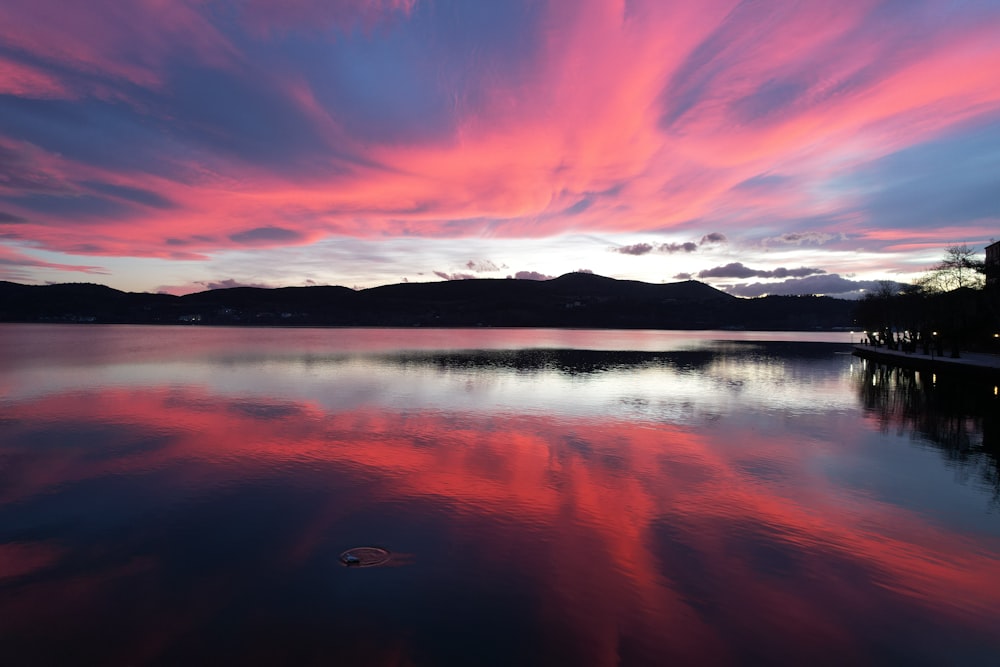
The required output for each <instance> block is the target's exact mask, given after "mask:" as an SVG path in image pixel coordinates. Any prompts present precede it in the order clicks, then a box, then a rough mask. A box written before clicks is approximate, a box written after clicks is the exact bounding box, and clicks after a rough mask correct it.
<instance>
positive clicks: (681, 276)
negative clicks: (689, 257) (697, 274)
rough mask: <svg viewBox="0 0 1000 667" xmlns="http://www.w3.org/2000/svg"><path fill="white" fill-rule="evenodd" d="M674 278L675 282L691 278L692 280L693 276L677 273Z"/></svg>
mask: <svg viewBox="0 0 1000 667" xmlns="http://www.w3.org/2000/svg"><path fill="white" fill-rule="evenodd" d="M674 278H675V279H676V280H691V279H692V278H694V275H693V274H690V273H678V274H676V275H674Z"/></svg>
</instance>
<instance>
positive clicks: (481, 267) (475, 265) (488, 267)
mask: <svg viewBox="0 0 1000 667" xmlns="http://www.w3.org/2000/svg"><path fill="white" fill-rule="evenodd" d="M465 268H467V269H469V270H470V271H475V272H476V273H491V272H493V271H499V270H500V269H501V267H499V266H497V265H496V264H494V263H493V262H491V261H490V260H488V259H487V260H483V261H478V262H477V261H475V260H472V259H470V260H469V261H468V262H466V263H465Z"/></svg>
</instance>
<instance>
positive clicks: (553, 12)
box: [0, 0, 1000, 277]
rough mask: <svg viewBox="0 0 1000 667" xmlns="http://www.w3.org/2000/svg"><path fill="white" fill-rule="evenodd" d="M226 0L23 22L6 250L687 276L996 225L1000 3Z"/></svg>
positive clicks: (8, 77)
mask: <svg viewBox="0 0 1000 667" xmlns="http://www.w3.org/2000/svg"><path fill="white" fill-rule="evenodd" d="M223 4H225V3H223ZM223 4H220V3H216V2H187V1H178V2H172V3H144V2H118V1H117V0H93V1H92V2H88V3H66V2H63V1H61V0H7V2H4V3H2V5H0V42H2V43H3V45H4V48H3V49H2V50H0V118H2V119H3V120H2V122H0V158H2V159H0V211H2V212H3V215H2V217H0V233H3V232H4V231H5V230H9V229H10V228H11V227H13V226H14V225H17V230H18V231H17V233H18V234H19V238H20V239H21V240H22V241H23V242H25V243H30V244H32V247H37V248H41V249H44V250H48V251H54V252H61V253H66V254H90V255H103V256H107V257H143V258H161V259H164V260H172V261H173V260H183V261H187V260H194V259H200V260H209V259H212V258H217V257H219V256H220V255H221V254H224V253H227V252H242V251H245V250H247V249H248V248H254V249H267V248H279V247H288V246H310V245H313V244H317V243H319V242H321V241H324V240H328V239H358V238H364V239H373V240H376V239H377V240H384V239H396V238H411V239H412V238H422V239H456V243H458V242H459V241H458V239H473V238H484V237H485V238H491V239H504V238H519V239H540V238H548V237H554V236H558V235H563V234H568V233H593V234H602V235H606V236H608V237H609V238H610V237H611V236H616V238H625V237H627V238H628V239H629V240H628V241H627V242H624V243H621V244H620V245H619V246H618V247H616V248H615V251H614V252H615V254H619V255H626V256H632V257H636V256H644V255H654V254H666V255H674V256H675V257H674V258H673V259H672V260H671V261H674V260H676V261H678V262H682V261H683V256H684V255H686V254H695V253H697V255H698V256H701V254H702V251H703V250H704V251H706V252H707V251H709V250H712V249H713V248H717V247H721V246H723V245H729V246H737V245H740V246H741V247H744V248H750V247H756V248H757V249H758V250H759V249H760V248H761V247H768V246H771V247H773V246H775V245H784V246H790V247H798V248H805V247H814V248H829V247H831V246H836V247H838V248H841V247H843V248H847V247H848V246H851V247H853V249H863V250H865V251H868V252H883V253H886V254H887V256H888V255H889V254H895V255H896V256H898V257H903V256H904V255H905V254H906V253H909V252H910V251H909V250H907V249H906V244H907V242H908V241H913V240H916V241H917V242H919V241H923V240H928V239H932V238H937V236H936V235H939V236H940V237H941V238H945V237H950V238H957V237H960V238H963V239H968V240H975V241H978V240H983V239H987V238H989V236H990V234H991V233H993V234H995V232H994V231H993V230H995V229H996V226H997V224H998V221H1000V195H998V194H997V193H998V192H1000V190H998V189H997V188H996V187H995V185H996V183H995V178H994V177H993V176H992V175H993V174H995V173H997V169H998V168H1000V81H998V79H997V77H996V72H997V71H1000V41H998V40H997V39H996V35H997V34H998V32H1000V7H998V6H997V5H996V4H995V3H988V2H980V3H954V2H950V1H947V0H919V1H917V0H915V1H914V2H908V3H877V2H869V1H867V0H865V1H862V2H852V3H843V2H834V1H833V0H816V1H815V2H809V3H793V2H773V3H740V2H734V1H733V0H705V1H704V2H699V3H688V4H684V3H662V2H653V1H651V0H635V1H633V2H628V3H621V2H618V1H612V0H586V1H585V2H576V1H574V2H570V1H569V0H554V1H553V2H549V3H533V2H502V3H440V2H420V1H418V0H334V1H332V2H321V1H319V0H290V1H289V2H282V3H275V2H270V1H268V0H248V1H247V2H241V3H236V4H233V5H232V6H230V5H225V9H224V8H223ZM695 229H700V230H704V229H712V230H717V231H713V232H710V233H703V232H700V231H699V232H694V231H693V230H695ZM887 230H888V231H890V232H891V231H893V230H896V231H899V232H900V234H899V235H898V236H894V237H891V238H890V237H889V236H886V235H885V233H886V231H887ZM959 231H961V234H960V235H959ZM647 235H649V236H647ZM654 235H662V236H661V237H660V238H659V239H657V240H656V241H654V240H652V238H653V236H654ZM664 238H666V239H667V240H663V239H664ZM637 239H638V242H636V240H637ZM644 239H645V240H644ZM847 239H849V241H848V240H847ZM765 240H768V241H767V242H766V243H765ZM606 247H607V246H605V248H606ZM605 255H606V257H605V258H604V260H600V259H595V260H594V261H595V262H596V261H604V262H607V263H608V266H617V265H616V264H614V262H615V260H616V258H615V257H614V256H613V255H608V254H607V253H606V252H605ZM617 259H618V260H622V261H624V258H620V257H619V258H617ZM359 261H360V260H359ZM746 261H752V262H754V263H756V262H757V261H758V260H757V259H756V258H754V259H752V260H750V259H748V260H746ZM580 262H581V263H582V262H587V263H588V264H590V263H591V259H590V258H589V257H587V258H583V259H581V260H580ZM71 263H72V262H67V264H71ZM632 264H633V265H638V264H651V263H650V262H638V261H637V262H633V263H632ZM891 264H892V265H893V266H895V267H897V268H898V267H900V266H902V265H903V264H904V262H903V260H902V259H900V260H893V262H891ZM38 268H41V267H38ZM540 268H543V267H540ZM595 268H598V272H601V269H600V268H599V267H596V265H595ZM689 268H690V267H686V266H678V267H676V268H673V269H672V270H673V271H678V270H683V271H688V270H689ZM467 270H468V271H471V272H473V273H481V272H483V271H481V270H479V269H474V268H472V267H468V268H467ZM499 270H503V269H502V268H500V269H499ZM449 273H454V271H450V272H449ZM353 274H354V273H353V270H352V275H353ZM223 275H225V274H223ZM774 277H779V276H774Z"/></svg>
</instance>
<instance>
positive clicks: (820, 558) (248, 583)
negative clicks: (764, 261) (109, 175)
mask: <svg viewBox="0 0 1000 667" xmlns="http://www.w3.org/2000/svg"><path fill="white" fill-rule="evenodd" d="M763 338H766V339H768V340H761V339H763ZM849 340H850V336H849V335H848V334H763V335H761V334H753V333H734V332H641V331H565V330H495V329H488V330H422V329H421V330H399V329H397V330H380V329H225V328H218V329H216V328H198V327H192V328H176V327H173V328H171V327H165V328H156V327H130V326H121V327H86V326H69V325H61V326H35V325H6V326H2V327H0V654H2V655H4V656H7V659H8V660H11V661H12V662H11V664H82V663H102V664H163V665H172V664H209V663H212V664H374V665H407V664H416V665H443V664H444V665H447V664H454V665H468V664H481V665H490V664H495V665H511V664H519V665H551V664H581V665H582V664H588V665H619V664H621V665H655V664H695V663H699V664H709V663H712V664H754V663H760V662H767V663H771V664H804V663H806V664H845V663H851V664H886V663H895V664H983V663H984V662H987V663H988V662H990V661H991V660H994V659H995V658H996V656H997V655H1000V636H998V634H997V633H996V628H997V627H1000V502H998V498H1000V495H998V489H1000V481H998V475H997V470H998V468H997V450H998V447H997V442H996V441H997V437H998V436H997V424H996V418H995V417H994V416H993V415H994V414H997V413H1000V410H997V407H998V403H997V399H996V398H995V397H994V394H993V392H994V388H993V387H977V386H970V385H968V384H967V383H962V384H950V383H949V381H948V380H947V378H941V377H939V378H934V379H933V380H934V381H932V378H921V377H920V376H919V375H918V374H914V373H906V372H900V371H894V370H892V369H887V368H885V367H880V366H876V365H868V364H864V363H863V362H861V361H860V360H858V359H856V358H854V357H852V356H850V355H849V354H846V352H847V351H849V345H848V343H849ZM357 546H379V547H383V548H385V549H388V550H390V551H391V553H392V557H391V558H390V560H389V561H388V562H387V563H386V564H384V565H383V566H380V567H372V568H351V567H345V566H343V565H342V564H341V563H340V561H339V555H340V554H341V553H343V552H344V551H345V550H347V549H349V548H352V547H357Z"/></svg>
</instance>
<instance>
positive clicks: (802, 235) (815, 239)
mask: <svg viewBox="0 0 1000 667" xmlns="http://www.w3.org/2000/svg"><path fill="white" fill-rule="evenodd" d="M835 238H837V236H836V235H834V234H827V233H825V232H790V233H788V234H782V235H781V236H779V237H777V238H775V239H772V240H773V241H775V242H777V243H785V244H788V245H802V244H815V245H822V244H824V243H826V242H827V241H831V240H833V239H835Z"/></svg>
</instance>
